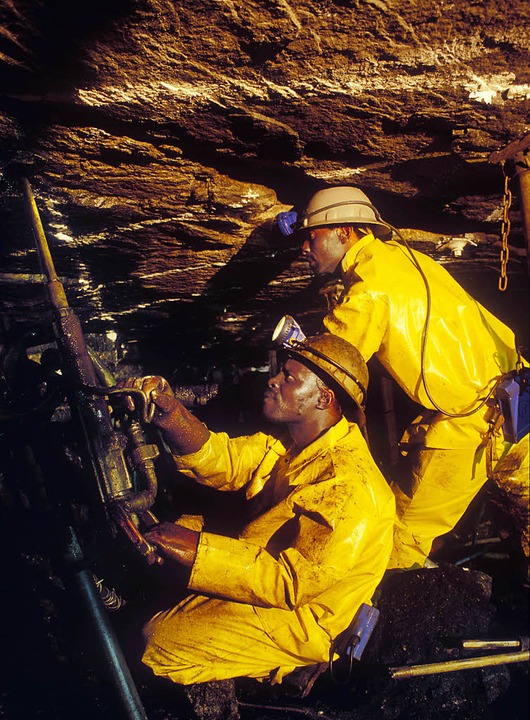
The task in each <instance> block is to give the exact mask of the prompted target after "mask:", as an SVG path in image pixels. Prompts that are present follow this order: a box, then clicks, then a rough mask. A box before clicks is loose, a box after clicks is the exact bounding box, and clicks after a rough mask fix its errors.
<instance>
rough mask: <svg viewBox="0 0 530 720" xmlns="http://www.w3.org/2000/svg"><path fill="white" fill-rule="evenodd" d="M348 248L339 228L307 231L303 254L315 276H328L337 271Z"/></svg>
mask: <svg viewBox="0 0 530 720" xmlns="http://www.w3.org/2000/svg"><path fill="white" fill-rule="evenodd" d="M346 250H347V246H346V243H345V240H344V237H343V236H342V235H341V233H340V231H339V228H329V227H323V228H313V229H311V230H307V231H306V233H305V237H304V241H303V244H302V254H303V256H304V258H305V259H306V260H307V261H308V263H309V265H310V266H311V270H312V271H313V272H314V273H315V275H326V274H328V273H333V272H335V270H336V269H337V266H338V265H339V263H340V261H341V260H342V258H343V257H344V255H345V253H346Z"/></svg>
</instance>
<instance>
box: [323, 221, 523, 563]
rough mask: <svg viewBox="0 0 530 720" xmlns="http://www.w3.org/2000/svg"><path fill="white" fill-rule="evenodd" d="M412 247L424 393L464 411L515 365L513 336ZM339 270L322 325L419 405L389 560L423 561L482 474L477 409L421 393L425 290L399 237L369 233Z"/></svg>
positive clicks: (483, 428)
mask: <svg viewBox="0 0 530 720" xmlns="http://www.w3.org/2000/svg"><path fill="white" fill-rule="evenodd" d="M412 252H413V253H414V256H415V257H416V258H417V260H418V262H419V263H420V265H421V268H422V270H423V272H424V273H425V276H426V278H427V281H428V284H429V287H430V292H431V312H430V323H429V328H428V339H427V345H426V351H425V375H426V378H427V386H428V388H429V391H430V394H431V396H432V397H433V399H434V401H435V402H436V404H437V405H438V406H440V407H441V408H442V409H443V410H445V411H447V412H449V413H453V414H456V413H462V412H467V411H469V410H473V408H476V407H478V405H479V404H480V399H481V398H484V397H485V396H486V395H487V393H488V392H489V390H490V389H491V388H492V387H493V386H494V384H495V382H496V380H498V379H499V378H500V376H502V375H503V374H504V373H506V372H508V371H511V370H513V369H515V366H516V361H517V352H516V344H515V338H514V334H513V332H512V331H511V330H510V329H509V328H508V327H506V325H504V324H503V323H501V322H500V321H499V320H498V319H497V318H495V317H494V316H493V315H492V314H491V313H490V312H488V310H486V309H485V308H484V307H482V306H481V305H480V304H479V303H478V302H477V301H476V300H474V299H473V298H472V297H471V296H470V295H468V293H466V292H465V290H464V289H463V288H462V287H461V286H460V285H459V284H458V283H457V282H456V280H454V279H453V278H452V276H451V275H450V274H449V273H448V272H447V270H445V269H444V268H443V267H442V266H441V265H439V264H438V263H437V262H436V261H435V260H433V259H431V258H429V257H428V256H427V255H424V254H423V253H419V252H416V251H412ZM342 274H343V279H344V285H345V292H344V295H343V297H342V299H341V301H340V303H339V304H338V305H336V306H335V307H334V308H333V310H332V311H331V312H330V313H329V314H328V315H327V316H326V318H325V319H324V325H325V326H326V328H327V329H328V330H329V331H330V332H332V333H334V334H336V335H339V336H340V337H342V338H344V339H345V340H347V341H348V342H350V343H351V344H352V345H354V346H355V347H357V348H358V349H359V351H360V353H361V354H362V356H363V357H364V359H365V360H366V361H368V360H369V359H370V358H371V357H372V355H374V354H375V355H376V356H377V357H378V358H379V360H380V361H381V363H382V364H383V365H384V367H385V368H386V369H387V370H388V372H389V373H390V375H392V377H393V378H394V379H395V380H396V382H397V383H398V384H399V385H400V386H401V387H402V388H403V390H404V391H405V392H406V393H407V395H408V396H409V397H410V398H411V399H412V400H414V401H415V402H416V403H418V404H420V405H422V406H424V407H425V408H426V409H425V412H423V413H422V415H421V416H420V417H419V418H416V420H415V421H414V422H413V423H412V424H411V425H410V426H409V428H408V429H407V430H406V432H405V434H404V436H403V438H402V443H401V447H402V451H403V452H404V454H406V453H407V452H410V458H409V460H411V474H410V477H409V478H408V484H407V485H405V484H403V483H401V487H400V486H398V484H397V483H396V482H394V483H393V485H392V488H393V490H394V492H395V495H396V512H397V520H396V527H395V531H394V550H393V552H392V556H391V560H390V564H389V568H396V567H399V568H409V567H412V566H413V565H415V564H419V565H421V566H423V564H424V562H425V559H426V557H427V556H428V554H429V551H430V549H431V545H432V541H433V539H434V538H435V537H438V536H439V535H442V534H444V533H446V532H448V531H449V530H451V529H452V528H453V527H454V526H455V525H456V523H457V521H458V520H459V519H460V517H461V516H462V515H463V514H464V512H465V510H466V508H467V506H468V505H469V503H470V502H471V500H472V499H473V497H474V496H475V495H476V494H477V492H478V491H479V489H480V488H481V487H482V485H483V484H484V483H485V482H486V480H487V471H486V453H485V448H484V443H485V438H486V433H487V429H488V424H487V422H486V420H485V415H486V412H487V408H486V406H483V407H482V408H481V409H480V410H478V411H477V412H475V413H473V414H471V415H470V416H468V417H463V418H451V417H448V416H447V415H443V414H442V413H440V412H437V411H436V410H435V408H434V406H433V404H432V403H431V401H430V400H429V398H428V396H427V394H426V392H425V387H424V384H423V381H422V378H421V364H420V363H421V339H422V336H423V333H424V327H425V319H426V314H427V304H426V301H427V295H426V288H425V284H424V281H423V279H422V277H421V275H420V272H419V271H418V269H417V268H416V267H415V265H414V263H413V261H412V259H411V257H410V255H409V253H408V250H407V249H406V248H405V247H404V246H403V245H401V244H399V243H397V242H395V241H390V242H382V241H381V240H378V239H376V238H374V236H373V235H372V234H371V233H369V234H368V235H366V236H364V237H363V238H362V239H361V240H360V241H359V242H357V243H355V245H354V246H353V247H352V248H350V250H349V251H348V252H347V253H346V255H345V256H344V258H343V260H342ZM520 443H522V444H523V445H524V446H525V448H526V449H525V452H523V461H522V462H523V468H522V469H520V470H519V479H520V481H522V482H526V485H528V478H526V479H525V478H524V475H525V472H526V471H525V470H524V467H526V468H528V436H527V437H526V438H524V439H523V440H521V441H520ZM495 446H496V447H495V450H496V453H497V455H498V457H499V458H500V457H501V456H502V454H503V453H504V452H506V450H507V449H508V444H507V443H503V442H502V440H500V439H497V441H496V443H495ZM525 453H526V460H524V456H525ZM512 480H513V477H512ZM524 492H525V493H526V497H528V490H527V489H526V490H525V491H524Z"/></svg>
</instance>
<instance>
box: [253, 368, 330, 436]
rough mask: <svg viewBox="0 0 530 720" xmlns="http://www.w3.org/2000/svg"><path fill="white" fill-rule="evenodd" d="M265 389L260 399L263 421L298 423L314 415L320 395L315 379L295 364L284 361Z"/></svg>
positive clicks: (309, 371) (309, 372)
mask: <svg viewBox="0 0 530 720" xmlns="http://www.w3.org/2000/svg"><path fill="white" fill-rule="evenodd" d="M268 385H269V387H268V388H267V390H265V394H264V397H263V414H264V416H265V418H266V419H267V420H270V421H271V422H279V423H281V422H283V423H288V424H289V423H298V422H302V421H306V420H307V419H309V417H311V415H312V413H314V412H316V406H317V404H318V401H319V398H320V395H321V389H320V387H319V385H318V378H317V376H316V375H315V374H314V373H313V372H311V370H309V368H307V367H306V366H305V365H302V363H300V362H298V360H294V359H293V358H287V359H286V360H285V362H283V363H282V366H281V369H280V371H279V372H278V373H277V374H276V375H275V376H274V377H272V378H270V379H269V383H268Z"/></svg>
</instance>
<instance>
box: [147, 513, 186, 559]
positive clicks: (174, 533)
mask: <svg viewBox="0 0 530 720" xmlns="http://www.w3.org/2000/svg"><path fill="white" fill-rule="evenodd" d="M144 537H145V539H146V540H147V541H148V542H149V543H151V544H152V545H155V546H156V547H157V548H158V552H159V553H160V555H162V556H163V557H164V558H167V559H168V560H175V561H176V562H178V563H179V564H180V565H183V566H184V567H187V568H191V566H192V565H193V563H194V562H195V556H196V555H197V545H198V543H199V533H198V532H196V531H195V530H190V529H189V528H185V527H182V526H181V525H176V524H175V523H170V522H162V523H160V524H159V525H157V526H156V527H155V528H153V530H150V531H149V532H147V533H144Z"/></svg>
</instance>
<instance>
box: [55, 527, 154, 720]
mask: <svg viewBox="0 0 530 720" xmlns="http://www.w3.org/2000/svg"><path fill="white" fill-rule="evenodd" d="M68 530H69V538H68V541H67V560H68V563H69V565H70V571H71V572H72V578H73V581H74V583H75V585H76V586H77V588H78V590H79V593H80V595H81V599H82V601H83V603H84V606H85V609H86V611H87V613H88V616H89V619H90V621H91V623H92V625H93V627H94V630H95V632H96V636H97V638H98V642H99V645H100V648H101V650H102V654H103V658H104V660H105V663H106V666H107V669H108V671H109V675H110V679H111V681H112V684H113V685H114V688H115V689H116V692H117V694H118V698H119V701H120V703H121V705H122V707H123V718H126V719H127V720H148V719H147V715H146V713H145V709H144V707H143V705H142V701H141V700H140V696H139V695H138V691H137V689H136V686H135V684H134V681H133V679H132V676H131V673H130V671H129V668H128V666H127V663H126V661H125V658H124V656H123V653H122V650H121V648H120V646H119V643H118V640H117V638H116V634H115V632H114V628H113V627H112V625H111V623H110V621H109V618H108V616H107V612H106V610H105V606H104V605H103V601H102V599H101V596H100V594H99V591H98V589H97V587H96V584H95V582H94V576H93V575H92V572H91V570H90V569H89V568H87V567H86V563H85V561H84V556H83V551H82V550H81V546H80V544H79V541H78V539H77V536H76V534H75V531H74V529H73V528H72V527H70V528H68Z"/></svg>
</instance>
